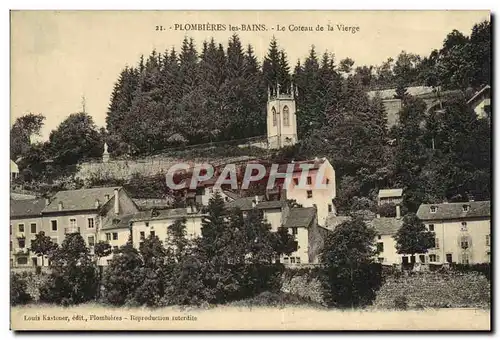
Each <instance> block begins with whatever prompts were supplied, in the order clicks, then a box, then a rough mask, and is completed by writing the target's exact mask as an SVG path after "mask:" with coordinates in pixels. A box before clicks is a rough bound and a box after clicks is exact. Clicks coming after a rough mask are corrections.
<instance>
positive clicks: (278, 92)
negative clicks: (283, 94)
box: [276, 81, 280, 97]
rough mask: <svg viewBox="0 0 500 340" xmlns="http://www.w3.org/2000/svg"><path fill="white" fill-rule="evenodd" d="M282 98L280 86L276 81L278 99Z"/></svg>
mask: <svg viewBox="0 0 500 340" xmlns="http://www.w3.org/2000/svg"><path fill="white" fill-rule="evenodd" d="M279 96H280V84H279V83H278V81H276V97H279Z"/></svg>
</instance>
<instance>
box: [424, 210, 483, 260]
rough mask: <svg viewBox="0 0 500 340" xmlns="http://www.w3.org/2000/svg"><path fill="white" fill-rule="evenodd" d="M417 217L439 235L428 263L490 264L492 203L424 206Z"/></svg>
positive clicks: (430, 251) (429, 254)
mask: <svg viewBox="0 0 500 340" xmlns="http://www.w3.org/2000/svg"><path fill="white" fill-rule="evenodd" d="M417 216H418V217H419V218H420V219H421V220H422V221H423V222H424V223H425V225H426V227H427V229H428V230H430V231H433V232H434V233H435V234H436V240H435V244H436V246H435V248H433V249H430V250H429V252H428V254H427V255H428V256H429V262H431V263H460V264H473V263H487V262H491V202H490V201H477V202H460V203H441V204H422V205H421V206H420V207H419V209H418V211H417Z"/></svg>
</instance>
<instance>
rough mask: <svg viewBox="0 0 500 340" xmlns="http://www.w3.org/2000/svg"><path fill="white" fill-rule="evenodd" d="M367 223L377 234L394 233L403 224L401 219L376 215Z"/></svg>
mask: <svg viewBox="0 0 500 340" xmlns="http://www.w3.org/2000/svg"><path fill="white" fill-rule="evenodd" d="M367 224H368V225H369V226H371V227H372V228H373V229H375V231H376V232H377V234H378V235H395V234H396V233H397V232H398V230H399V228H401V226H402V225H403V220H402V219H398V218H395V217H378V218H374V219H373V220H371V221H368V222H367Z"/></svg>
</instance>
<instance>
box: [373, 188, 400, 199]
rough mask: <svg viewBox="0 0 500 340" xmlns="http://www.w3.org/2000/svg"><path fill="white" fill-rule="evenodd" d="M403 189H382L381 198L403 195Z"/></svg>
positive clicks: (379, 194) (379, 195) (379, 193)
mask: <svg viewBox="0 0 500 340" xmlns="http://www.w3.org/2000/svg"><path fill="white" fill-rule="evenodd" d="M402 196H403V189H380V190H379V191H378V197H379V198H389V197H402Z"/></svg>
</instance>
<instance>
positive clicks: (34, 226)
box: [30, 223, 36, 234]
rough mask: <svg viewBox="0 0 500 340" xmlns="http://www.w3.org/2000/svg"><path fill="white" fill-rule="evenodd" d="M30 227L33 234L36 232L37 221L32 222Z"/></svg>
mask: <svg viewBox="0 0 500 340" xmlns="http://www.w3.org/2000/svg"><path fill="white" fill-rule="evenodd" d="M30 229H31V233H32V234H36V223H31V225H30Z"/></svg>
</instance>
